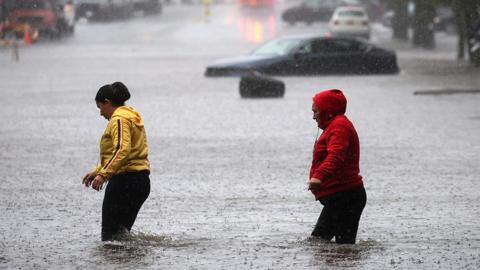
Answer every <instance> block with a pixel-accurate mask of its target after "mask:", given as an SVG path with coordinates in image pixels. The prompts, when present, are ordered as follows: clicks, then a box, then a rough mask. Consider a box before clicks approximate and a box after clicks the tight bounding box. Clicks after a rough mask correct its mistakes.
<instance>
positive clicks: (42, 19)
mask: <svg viewBox="0 0 480 270" xmlns="http://www.w3.org/2000/svg"><path fill="white" fill-rule="evenodd" d="M13 3H14V4H13V5H12V8H11V9H10V11H9V13H8V15H7V18H8V21H9V22H10V23H11V24H12V25H17V26H16V28H18V29H20V28H22V27H23V28H24V29H25V28H26V29H29V31H33V32H35V31H38V32H39V33H40V35H41V36H42V35H47V36H49V37H51V38H55V37H60V36H62V35H65V34H68V33H71V32H73V29H74V22H73V20H70V19H69V18H68V14H66V13H65V11H64V5H63V3H62V1H60V0H15V1H14V2H13ZM18 25H23V26H21V27H19V26H18Z"/></svg>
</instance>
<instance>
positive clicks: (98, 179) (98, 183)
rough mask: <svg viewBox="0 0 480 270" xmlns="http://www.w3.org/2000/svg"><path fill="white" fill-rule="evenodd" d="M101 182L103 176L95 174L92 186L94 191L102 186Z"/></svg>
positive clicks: (103, 180) (103, 181)
mask: <svg viewBox="0 0 480 270" xmlns="http://www.w3.org/2000/svg"><path fill="white" fill-rule="evenodd" d="M103 183H105V178H103V176H101V175H97V176H95V178H94V179H93V183H92V188H93V189H95V190H96V191H100V190H101V189H102V187H103Z"/></svg>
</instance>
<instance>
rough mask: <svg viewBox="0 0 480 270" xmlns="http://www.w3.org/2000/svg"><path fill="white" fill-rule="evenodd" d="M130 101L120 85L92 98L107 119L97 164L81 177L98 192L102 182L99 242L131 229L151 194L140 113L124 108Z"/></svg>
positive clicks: (114, 85)
mask: <svg viewBox="0 0 480 270" xmlns="http://www.w3.org/2000/svg"><path fill="white" fill-rule="evenodd" d="M129 98H130V92H129V91H128V88H127V87H126V86H125V85H124V84H123V83H121V82H115V83H113V84H107V85H104V86H102V87H101V88H100V89H99V90H98V92H97V95H96V97H95V101H96V103H97V107H98V109H99V110H100V115H101V116H103V117H105V118H106V119H107V120H108V124H107V127H106V128H105V131H104V133H103V136H102V138H101V140H100V161H99V164H97V166H96V167H95V169H94V170H93V171H92V172H89V173H87V174H86V175H85V176H84V177H83V184H84V185H85V186H87V187H89V186H92V188H93V189H95V190H97V191H99V190H100V189H101V188H102V186H103V184H104V183H105V182H108V184H107V187H106V189H105V197H104V199H103V206H102V241H107V240H112V239H113V237H114V235H115V234H117V233H120V232H122V231H125V230H128V231H130V229H131V228H132V226H133V223H134V222H135V219H136V217H137V214H138V211H139V210H140V208H141V207H142V204H143V203H144V202H145V200H146V199H147V197H148V195H149V194H150V178H149V174H150V163H149V162H148V147H147V137H146V133H145V128H144V126H143V120H142V118H141V116H140V114H139V113H138V112H137V111H135V109H133V108H132V107H128V106H125V101H127V100H128V99H129Z"/></svg>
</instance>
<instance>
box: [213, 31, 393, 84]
mask: <svg viewBox="0 0 480 270" xmlns="http://www.w3.org/2000/svg"><path fill="white" fill-rule="evenodd" d="M251 71H258V72H260V73H264V74H267V75H311V74H328V73H334V74H351V73H353V74H368V73H397V72H398V71H399V69H398V66H397V57H396V54H395V52H393V51H388V50H385V49H381V48H379V47H377V46H374V45H372V44H370V43H367V42H365V41H362V40H357V39H353V38H341V37H323V36H287V37H281V38H277V39H274V40H271V41H269V42H267V43H265V44H264V45H262V46H260V47H259V48H258V49H256V50H254V51H253V52H252V53H251V54H250V55H247V56H243V57H237V58H231V59H223V60H219V61H217V62H215V63H214V64H212V65H209V66H207V68H206V71H205V76H209V77H214V76H242V75H245V74H248V73H249V72H251Z"/></svg>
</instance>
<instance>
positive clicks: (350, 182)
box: [310, 89, 363, 200]
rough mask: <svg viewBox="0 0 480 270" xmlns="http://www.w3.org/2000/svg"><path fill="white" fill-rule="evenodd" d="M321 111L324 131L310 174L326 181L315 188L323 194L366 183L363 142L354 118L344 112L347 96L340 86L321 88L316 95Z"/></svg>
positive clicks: (322, 195)
mask: <svg viewBox="0 0 480 270" xmlns="http://www.w3.org/2000/svg"><path fill="white" fill-rule="evenodd" d="M313 103H314V104H315V105H316V106H317V109H318V113H319V115H321V119H322V120H321V122H320V123H319V127H320V128H321V129H323V132H322V134H321V135H320V137H319V138H318V139H317V141H316V142H315V146H314V148H313V160H312V167H311V168H310V178H312V177H313V178H317V179H320V180H321V181H322V183H321V185H320V187H319V188H318V189H315V190H312V193H313V194H314V195H315V198H316V199H317V200H318V199H319V198H322V197H325V196H328V195H331V194H334V193H337V192H341V191H347V190H351V189H354V188H357V187H362V186H363V181H362V176H360V174H359V173H360V168H359V163H360V143H359V140H358V135H357V132H356V130H355V128H354V127H353V124H352V122H350V120H348V118H347V117H346V116H345V115H344V114H345V110H346V108H347V99H346V98H345V96H344V95H343V93H342V91H340V90H338V89H332V90H326V91H322V92H319V93H318V94H316V95H315V96H314V97H313Z"/></svg>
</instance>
